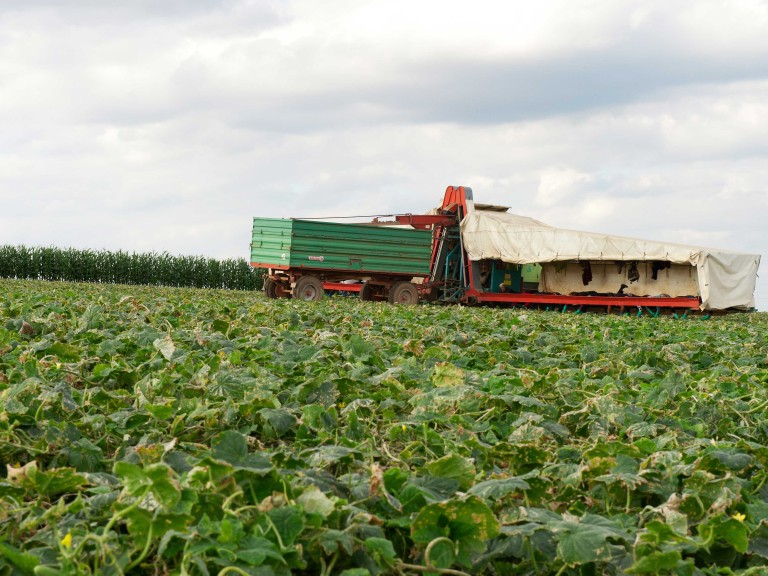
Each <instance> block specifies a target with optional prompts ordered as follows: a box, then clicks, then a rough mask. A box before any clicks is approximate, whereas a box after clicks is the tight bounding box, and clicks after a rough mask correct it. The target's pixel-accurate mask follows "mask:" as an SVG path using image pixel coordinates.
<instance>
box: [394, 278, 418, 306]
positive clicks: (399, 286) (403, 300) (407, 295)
mask: <svg viewBox="0 0 768 576" xmlns="http://www.w3.org/2000/svg"><path fill="white" fill-rule="evenodd" d="M389 303H390V304H402V305H403V306H413V305H415V304H418V303H419V291H418V290H417V289H416V286H415V285H413V284H412V283H410V282H395V284H394V285H393V286H392V288H390V290H389Z"/></svg>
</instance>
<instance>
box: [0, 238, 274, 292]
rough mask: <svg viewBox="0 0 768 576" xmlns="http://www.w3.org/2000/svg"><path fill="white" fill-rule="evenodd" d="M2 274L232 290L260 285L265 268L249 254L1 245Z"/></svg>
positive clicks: (40, 278)
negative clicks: (225, 256)
mask: <svg viewBox="0 0 768 576" xmlns="http://www.w3.org/2000/svg"><path fill="white" fill-rule="evenodd" d="M0 277H2V278H17V279H24V280H61V281H67V282H94V283H105V284H143V285H150V286H178V287H190V288H226V289H231V290H257V289H260V288H261V274H260V273H259V272H258V271H257V270H255V269H253V268H251V266H250V265H249V264H248V262H246V261H245V260H238V259H227V260H216V259H213V258H205V257H203V256H171V255H170V254H168V253H161V254H158V253H155V252H149V253H128V252H124V251H118V252H110V251H107V250H77V249H73V248H67V249H60V248H52V247H48V248H38V247H27V246H9V245H5V246H0Z"/></svg>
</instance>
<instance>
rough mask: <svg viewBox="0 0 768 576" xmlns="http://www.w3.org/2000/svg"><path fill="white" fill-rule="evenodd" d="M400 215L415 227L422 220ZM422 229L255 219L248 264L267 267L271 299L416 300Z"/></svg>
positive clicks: (425, 251) (426, 267)
mask: <svg viewBox="0 0 768 576" xmlns="http://www.w3.org/2000/svg"><path fill="white" fill-rule="evenodd" d="M401 218H403V220H404V222H405V223H407V224H416V225H417V226H419V223H420V220H421V217H420V216H413V218H412V219H411V220H410V222H408V219H407V218H405V217H401ZM444 220H445V219H437V220H435V219H431V220H430V224H431V223H432V222H433V221H444ZM420 228H422V229H415V228H411V227H405V228H402V227H391V226H386V225H378V224H376V223H368V224H348V223H337V222H326V221H321V220H302V219H284V218H281V219H278V218H254V219H253V231H252V238H251V266H254V267H257V268H262V269H265V270H266V274H265V278H264V292H265V294H266V295H267V297H269V298H281V297H293V298H297V299H302V300H317V299H319V298H322V297H323V295H324V294H325V291H326V290H343V291H348V292H359V295H360V298H361V299H363V300H385V301H389V302H392V303H396V302H397V303H402V304H415V303H417V302H418V300H419V291H420V290H421V289H422V285H421V284H420V282H421V281H423V280H424V279H426V278H427V277H428V276H429V273H430V250H431V246H432V232H431V231H430V230H428V229H423V228H425V226H424V225H421V226H420Z"/></svg>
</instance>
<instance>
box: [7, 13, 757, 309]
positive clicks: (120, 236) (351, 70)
mask: <svg viewBox="0 0 768 576" xmlns="http://www.w3.org/2000/svg"><path fill="white" fill-rule="evenodd" d="M0 127H1V128H0V200H2V209H1V210H0V244H27V245H43V246H49V245H55V246H59V247H77V248H93V249H102V248H106V249H110V250H112V249H123V250H128V251H157V252H163V251H167V252H170V253H172V254H193V255H198V254H200V255H205V256H213V257H222V258H223V257H242V258H247V257H248V245H249V242H250V227H251V217H253V216H271V217H301V216H337V215H357V214H364V215H368V214H386V213H392V212H413V213H419V212H426V211H427V210H429V209H430V208H432V207H434V206H435V205H437V204H439V202H440V200H441V199H442V194H443V191H444V190H445V187H446V186H449V185H465V186H470V187H471V188H472V189H473V191H474V195H475V200H476V201H478V202H483V203H496V204H504V205H508V206H511V207H512V211H513V212H515V213H519V214H524V215H527V216H532V217H534V218H537V219H539V220H543V221H545V222H547V223H549V224H553V225H557V226H563V227H568V228H575V229H581V230H589V231H595V232H607V233H616V234H623V235H628V236H637V237H641V238H648V239H657V240H667V241H674V242H684V243H692V244H697V245H704V246H712V247H718V248H726V249H732V250H737V251H743V252H749V253H757V254H762V255H764V256H768V232H767V231H766V222H767V221H768V191H767V190H766V186H767V185H768V1H767V0H677V1H675V2H669V0H658V1H657V0H646V1H633V0H626V1H624V0H621V1H619V0H554V1H553V0H536V2H531V1H525V2H521V1H513V0H474V1H473V2H458V1H456V2H454V1H452V0H441V1H438V0H407V1H406V0H384V1H379V0H322V1H319V0H68V1H67V2H61V1H60V0H1V1H0ZM766 266H768V260H766V262H764V263H763V267H762V268H763V274H762V275H763V276H764V278H763V279H761V280H759V284H758V286H759V287H758V291H757V293H756V297H757V304H758V307H760V308H761V309H768V281H766V279H768V271H766V269H765V267H766Z"/></svg>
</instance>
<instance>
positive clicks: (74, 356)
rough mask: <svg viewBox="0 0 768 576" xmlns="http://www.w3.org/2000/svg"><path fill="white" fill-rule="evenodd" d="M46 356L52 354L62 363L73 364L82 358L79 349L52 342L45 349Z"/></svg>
mask: <svg viewBox="0 0 768 576" xmlns="http://www.w3.org/2000/svg"><path fill="white" fill-rule="evenodd" d="M46 354H53V355H54V356H56V357H58V358H59V359H60V360H62V361H64V362H75V361H77V360H80V358H81V357H82V352H81V350H80V348H78V347H77V346H73V345H71V344H65V343H64V342H54V343H53V344H51V345H50V346H49V347H48V348H47V349H46Z"/></svg>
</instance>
